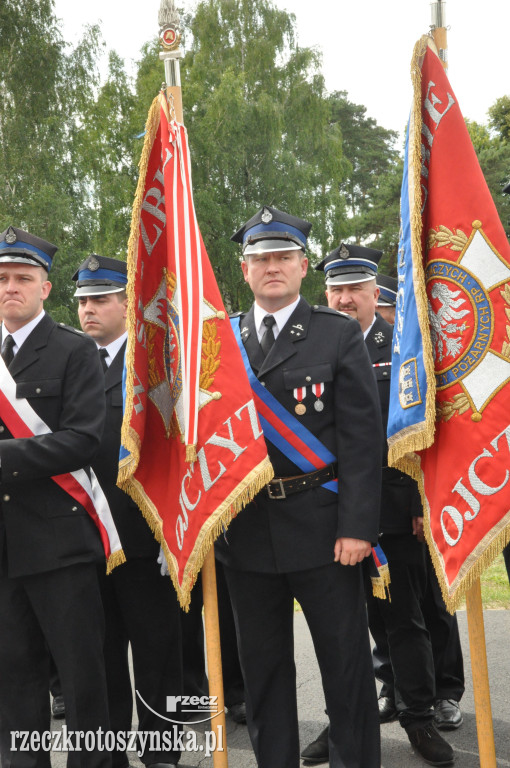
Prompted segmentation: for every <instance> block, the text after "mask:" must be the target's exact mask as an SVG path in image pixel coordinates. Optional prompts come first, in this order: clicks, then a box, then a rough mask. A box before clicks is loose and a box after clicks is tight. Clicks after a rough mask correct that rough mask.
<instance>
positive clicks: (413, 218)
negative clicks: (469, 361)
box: [388, 35, 437, 477]
mask: <svg viewBox="0 0 510 768" xmlns="http://www.w3.org/2000/svg"><path fill="white" fill-rule="evenodd" d="M428 46H430V47H431V48H432V49H433V50H434V51H435V53H437V49H436V47H435V45H434V42H433V40H432V38H431V37H430V36H428V35H423V36H422V37H421V38H420V39H419V40H418V42H417V43H416V45H415V46H414V50H413V56H412V59H411V81H412V84H413V102H412V106H411V115H410V118H409V153H408V157H409V161H408V163H409V165H408V173H409V212H410V224H411V250H412V260H413V286H414V295H415V299H416V311H417V316H418V324H419V326H420V333H421V338H422V344H423V364H424V369H425V375H426V379H427V394H426V400H425V420H424V421H423V422H420V423H418V424H415V425H413V426H411V427H407V428H406V429H403V430H401V431H400V432H398V433H397V434H396V435H393V437H392V439H391V440H389V441H388V445H389V454H388V463H389V464H390V465H391V466H394V467H398V468H399V469H401V470H402V471H404V472H407V473H408V474H412V476H413V477H415V474H414V473H415V472H416V471H417V470H416V461H417V459H416V458H415V457H414V458H413V457H412V455H411V456H409V455H407V456H406V454H413V453H414V452H415V451H421V450H424V449H425V448H428V447H429V446H430V445H432V443H433V442H434V433H435V424H436V379H435V366H434V355H433V353H432V342H431V339H430V330H429V315H428V303H427V292H426V288H425V270H424V258H425V254H424V253H423V250H422V243H423V220H422V215H421V196H422V192H421V168H422V162H421V161H422V158H421V148H422V139H421V128H422V95H421V67H422V64H423V58H424V56H425V53H426V51H427V47H428ZM410 469H411V470H412V471H409V470H410ZM418 471H419V470H418Z"/></svg>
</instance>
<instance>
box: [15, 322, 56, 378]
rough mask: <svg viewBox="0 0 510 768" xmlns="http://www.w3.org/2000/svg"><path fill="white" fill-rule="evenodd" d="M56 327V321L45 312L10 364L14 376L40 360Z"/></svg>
mask: <svg viewBox="0 0 510 768" xmlns="http://www.w3.org/2000/svg"><path fill="white" fill-rule="evenodd" d="M54 327H55V321H54V320H52V319H51V317H50V316H49V315H46V314H45V315H44V317H43V319H42V320H41V322H40V323H38V324H37V325H36V326H35V328H34V330H33V331H32V332H31V333H30V334H29V336H28V337H27V338H26V339H25V341H24V342H23V344H22V345H21V347H20V348H19V350H18V352H17V353H16V355H15V356H14V359H13V361H12V363H11V364H10V366H9V373H10V374H11V376H12V377H13V378H15V377H16V376H17V374H19V373H21V371H23V370H25V368H28V366H29V365H32V364H33V363H35V362H37V360H39V357H40V350H41V349H43V348H44V347H45V346H46V345H47V344H48V338H49V336H50V333H51V332H52V330H53V328H54Z"/></svg>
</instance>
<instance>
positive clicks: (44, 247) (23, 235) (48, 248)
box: [0, 227, 58, 272]
mask: <svg viewBox="0 0 510 768" xmlns="http://www.w3.org/2000/svg"><path fill="white" fill-rule="evenodd" d="M57 250H58V248H57V246H56V245H53V244H52V243H48V241H47V240H43V239H42V238H41V237H36V236H35V235H31V234H30V232H25V230H24V229H19V228H18V227H7V229H6V230H5V232H2V234H1V235H0V264H31V265H32V266H34V267H44V269H45V270H46V272H49V271H50V268H51V264H52V262H53V257H54V255H55V254H56V252H57Z"/></svg>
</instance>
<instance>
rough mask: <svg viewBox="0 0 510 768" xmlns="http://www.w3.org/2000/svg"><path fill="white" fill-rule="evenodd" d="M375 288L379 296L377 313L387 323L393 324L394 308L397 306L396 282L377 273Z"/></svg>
mask: <svg viewBox="0 0 510 768" xmlns="http://www.w3.org/2000/svg"><path fill="white" fill-rule="evenodd" d="M377 287H378V288H379V296H378V297H377V313H378V315H379V316H380V317H382V319H383V320H386V322H387V323H389V324H390V325H393V324H394V323H395V308H396V306H397V290H398V281H397V278H396V277H392V276H391V275H382V274H381V273H380V272H378V273H377Z"/></svg>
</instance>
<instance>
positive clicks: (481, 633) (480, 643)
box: [430, 0, 496, 768]
mask: <svg viewBox="0 0 510 768" xmlns="http://www.w3.org/2000/svg"><path fill="white" fill-rule="evenodd" d="M445 5H446V3H445V2H444V0H436V2H433V3H431V5H430V7H431V12H432V23H431V32H432V37H433V38H434V42H435V44H436V47H437V50H438V53H439V58H440V60H441V62H442V64H443V67H444V68H445V70H446V71H448V43H447V28H446V14H445ZM466 611H467V619H468V632H469V651H470V655H471V674H472V677H473V693H474V698H475V714H476V730H477V736H478V753H479V758H480V768H496V748H495V745H494V728H493V723H492V709H491V696H490V688H489V671H488V667H487V649H486V646H485V628H484V622H483V606H482V589H481V585H480V579H477V580H476V581H475V583H474V584H473V586H472V587H471V588H470V589H469V590H468V591H467V593H466Z"/></svg>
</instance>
